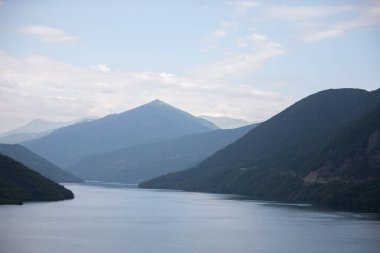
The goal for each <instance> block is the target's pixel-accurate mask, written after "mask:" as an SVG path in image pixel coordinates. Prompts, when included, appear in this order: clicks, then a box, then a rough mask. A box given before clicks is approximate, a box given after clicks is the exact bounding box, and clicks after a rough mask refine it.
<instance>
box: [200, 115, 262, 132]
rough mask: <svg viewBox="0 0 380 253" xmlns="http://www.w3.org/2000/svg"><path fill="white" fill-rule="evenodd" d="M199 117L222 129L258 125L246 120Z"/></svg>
mask: <svg viewBox="0 0 380 253" xmlns="http://www.w3.org/2000/svg"><path fill="white" fill-rule="evenodd" d="M198 117H199V118H201V119H205V120H207V121H210V122H212V123H214V124H215V125H217V126H218V127H219V128H221V129H233V128H239V127H243V126H248V125H252V124H258V123H254V122H249V121H247V120H244V119H235V118H230V117H213V116H206V115H199V116H198Z"/></svg>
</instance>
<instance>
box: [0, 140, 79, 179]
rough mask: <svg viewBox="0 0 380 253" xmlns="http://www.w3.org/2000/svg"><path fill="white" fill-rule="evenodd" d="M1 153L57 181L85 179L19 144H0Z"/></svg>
mask: <svg viewBox="0 0 380 253" xmlns="http://www.w3.org/2000/svg"><path fill="white" fill-rule="evenodd" d="M0 154H3V155H5V156H8V157H10V158H12V159H14V160H16V161H18V162H20V163H22V164H24V165H25V166H27V167H28V168H30V169H32V170H34V171H36V172H38V173H39V174H41V175H42V176H44V177H47V178H49V179H50V180H52V181H55V182H59V183H62V182H82V181H83V180H82V179H80V178H78V177H76V176H74V175H72V174H70V173H69V172H67V171H65V170H63V169H61V168H59V167H57V166H56V165H54V164H52V163H51V162H49V161H47V160H46V159H44V158H42V157H40V156H38V155H37V154H35V153H33V152H32V151H30V150H28V149H27V148H25V147H23V146H21V145H18V144H0Z"/></svg>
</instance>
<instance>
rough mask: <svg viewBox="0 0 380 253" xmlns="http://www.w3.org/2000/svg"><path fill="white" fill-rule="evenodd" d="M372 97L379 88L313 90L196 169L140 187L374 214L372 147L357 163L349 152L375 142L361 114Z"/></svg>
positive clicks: (375, 184) (370, 108) (375, 171)
mask: <svg viewBox="0 0 380 253" xmlns="http://www.w3.org/2000/svg"><path fill="white" fill-rule="evenodd" d="M379 101H380V89H379V90H376V91H372V92H367V91H364V90H358V89H339V90H326V91H322V92H319V93H316V94H313V95H311V96H309V97H307V98H305V99H302V100H301V101H299V102H297V103H295V104H294V105H292V106H290V107H289V108H287V109H286V110H284V111H282V112H281V113H279V114H277V115H276V116H274V117H272V118H271V119H269V120H268V121H266V122H264V123H261V124H260V125H259V126H258V127H256V128H255V129H253V130H251V131H250V132H249V133H248V134H246V135H245V136H243V137H242V138H241V139H239V140H237V141H236V142H234V143H233V144H231V145H228V146H227V147H226V148H224V149H222V150H220V151H218V152H216V153H215V154H214V155H212V156H210V157H209V158H207V159H206V160H204V161H203V162H201V163H200V164H199V165H198V166H196V167H194V168H192V169H190V170H185V171H181V172H177V173H172V174H168V175H166V176H162V177H159V178H156V179H153V180H151V181H148V182H146V183H143V184H141V187H143V188H170V189H182V190H189V191H208V192H223V193H237V194H244V195H250V196H252V197H254V198H258V199H267V200H280V201H303V202H310V203H315V204H319V205H326V206H330V207H335V208H344V209H352V210H354V209H356V210H365V211H380V207H379V205H378V204H375V203H380V202H379V201H377V202H376V201H375V200H376V198H378V196H380V195H379V194H378V193H379V192H380V190H379V189H380V188H379V186H380V184H379V179H380V178H379V176H378V170H379V165H378V159H379V153H378V152H379V150H378V149H377V148H374V149H373V150H372V149H371V151H370V152H374V153H371V154H372V155H369V156H367V157H366V158H365V159H366V160H364V161H362V160H361V159H364V158H363V157H362V158H361V157H360V156H357V155H356V154H362V153H363V152H364V150H365V148H364V146H365V145H367V146H368V145H369V146H371V147H372V146H374V147H378V146H377V145H378V139H376V138H377V137H376V136H377V132H378V131H379V130H378V129H379V124H378V121H376V122H377V123H376V122H375V123H371V124H369V123H368V121H366V120H363V118H361V117H365V118H366V117H368V116H366V115H367V113H368V112H370V111H372V112H371V113H374V114H375V115H376V112H377V111H376V110H378V107H377V108H376V107H375V106H376V105H377V104H378V103H379ZM374 108H375V109H374ZM356 125H360V127H359V126H356ZM370 126H371V127H372V128H370ZM367 127H368V129H367ZM347 129H351V130H347ZM360 129H367V130H366V131H364V130H363V131H364V132H361V130H360ZM376 129H377V130H376ZM350 131H351V132H350ZM342 136H343V137H342ZM369 136H372V137H371V138H370V137H369ZM373 136H375V137H373ZM368 140H371V141H370V142H371V143H372V144H369V142H368ZM358 143H361V145H362V146H360V147H359V146H358ZM329 145H331V146H329ZM334 147H335V148H334ZM337 147H339V148H337ZM338 161H339V162H338ZM360 161H361V162H360ZM370 164H372V165H370ZM345 168H349V169H347V170H346V169H345ZM359 175H361V176H359ZM350 196H351V197H352V198H351V200H350V201H348V200H347V199H350ZM376 196H377V197H376ZM339 199H340V200H341V201H340V200H339ZM363 199H365V201H364V200H363ZM362 200H363V201H362ZM361 201H362V202H361Z"/></svg>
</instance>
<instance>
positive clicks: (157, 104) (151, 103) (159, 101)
mask: <svg viewBox="0 0 380 253" xmlns="http://www.w3.org/2000/svg"><path fill="white" fill-rule="evenodd" d="M147 105H155V106H162V105H165V106H170V105H169V104H168V103H165V102H163V101H161V100H159V99H155V100H153V101H151V102H149V103H147Z"/></svg>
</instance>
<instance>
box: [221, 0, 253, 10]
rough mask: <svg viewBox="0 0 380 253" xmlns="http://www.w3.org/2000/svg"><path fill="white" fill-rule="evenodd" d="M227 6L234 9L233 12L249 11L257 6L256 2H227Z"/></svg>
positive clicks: (249, 0)
mask: <svg viewBox="0 0 380 253" xmlns="http://www.w3.org/2000/svg"><path fill="white" fill-rule="evenodd" d="M228 3H229V4H231V5H233V6H234V7H235V10H236V11H238V12H244V11H247V10H250V9H253V8H255V7H256V6H257V5H258V4H259V1H258V0H231V1H228Z"/></svg>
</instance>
